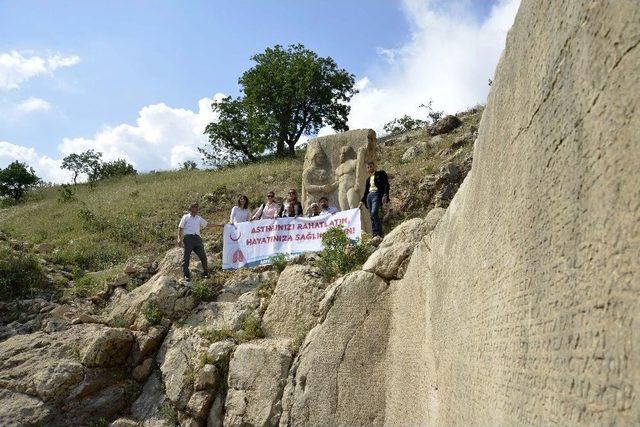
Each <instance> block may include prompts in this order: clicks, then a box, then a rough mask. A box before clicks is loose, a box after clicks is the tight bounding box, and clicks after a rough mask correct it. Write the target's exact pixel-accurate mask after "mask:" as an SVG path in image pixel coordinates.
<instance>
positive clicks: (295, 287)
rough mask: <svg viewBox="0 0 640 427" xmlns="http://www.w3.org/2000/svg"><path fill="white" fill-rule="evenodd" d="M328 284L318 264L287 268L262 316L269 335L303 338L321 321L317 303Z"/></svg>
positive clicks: (263, 326)
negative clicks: (315, 265) (317, 266)
mask: <svg viewBox="0 0 640 427" xmlns="http://www.w3.org/2000/svg"><path fill="white" fill-rule="evenodd" d="M326 287H327V282H326V280H325V279H324V277H323V276H322V273H321V272H320V270H319V269H318V268H316V267H311V266H308V265H292V266H289V267H287V268H285V269H284V271H283V272H282V274H281V275H280V278H279V279H278V283H277V285H276V288H275V291H274V293H273V295H272V296H271V301H270V302H269V307H268V308H267V311H266V312H265V313H264V316H263V318H262V330H263V331H264V332H265V334H266V336H267V337H276V338H292V339H294V340H296V341H299V342H302V339H303V338H304V336H305V335H306V334H307V332H309V330H310V329H311V328H312V327H314V326H315V325H316V324H317V322H318V317H317V307H318V303H319V302H320V300H321V299H322V297H323V295H324V289H325V288H326Z"/></svg>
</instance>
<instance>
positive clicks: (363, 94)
mask: <svg viewBox="0 0 640 427" xmlns="http://www.w3.org/2000/svg"><path fill="white" fill-rule="evenodd" d="M519 3H520V0H500V1H498V2H497V4H496V5H494V6H493V8H492V9H491V11H490V13H489V15H488V17H487V18H486V19H485V20H484V21H483V22H478V21H477V20H476V19H475V17H474V16H473V15H472V12H470V9H471V8H469V7H464V6H465V4H466V5H467V6H468V3H467V2H464V1H458V2H457V3H453V4H451V3H450V4H448V5H445V4H443V3H441V2H435V1H429V0H405V1H404V2H403V9H404V11H405V14H406V16H407V19H408V20H409V23H410V26H411V40H410V41H409V42H408V43H407V44H405V45H404V46H401V47H400V48H397V49H388V48H379V49H378V53H379V55H380V56H381V59H382V60H383V61H384V63H385V64H386V65H385V67H384V68H383V71H382V72H381V73H380V75H376V76H375V77H372V76H365V77H363V78H361V79H360V80H359V81H358V83H357V85H359V89H360V93H358V94H357V95H355V96H354V97H353V99H352V101H351V114H350V116H349V126H350V127H351V128H352V129H355V128H363V127H373V128H375V129H381V128H382V125H383V124H384V123H386V122H388V121H389V120H392V119H393V118H395V117H399V116H402V115H404V114H410V115H413V116H415V117H421V118H424V117H425V111H424V109H420V108H419V105H420V104H423V103H427V102H428V101H429V100H432V101H433V106H434V108H436V109H439V110H445V111H446V112H456V111H460V110H462V109H464V108H467V107H471V106H473V105H476V104H478V103H484V102H485V101H486V97H487V94H488V92H489V87H488V79H491V78H493V73H494V70H495V67H496V65H497V63H498V59H499V57H500V54H501V52H502V50H503V48H504V43H505V40H506V34H507V31H508V30H509V28H510V27H511V25H512V24H513V19H514V17H515V14H516V12H517V9H518V5H519ZM443 6H444V7H443Z"/></svg>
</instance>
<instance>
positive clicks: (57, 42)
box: [0, 0, 519, 183]
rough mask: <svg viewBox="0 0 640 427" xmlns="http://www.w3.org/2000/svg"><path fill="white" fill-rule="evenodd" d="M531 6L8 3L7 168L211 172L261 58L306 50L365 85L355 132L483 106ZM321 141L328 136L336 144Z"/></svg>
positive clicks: (439, 1) (0, 58)
mask: <svg viewBox="0 0 640 427" xmlns="http://www.w3.org/2000/svg"><path fill="white" fill-rule="evenodd" d="M518 4H519V0H447V1H445V0H403V1H400V0H375V1H372V0H322V1H319V0H318V1H299V0H269V1H266V0H236V1H233V2H230V1H222V0H220V1H218V0H216V1H212V0H207V1H205V0H203V1H188V2H180V1H176V0H172V1H169V0H127V1H125V0H112V1H108V2H97V1H96V2H94V1H90V2H87V1H82V0H76V1H61V0H49V1H47V2H40V1H35V0H24V1H9V0H0V167H4V166H6V165H7V164H8V163H10V162H12V161H14V160H20V161H23V162H26V163H28V164H29V165H31V166H33V167H34V169H35V170H36V173H37V174H38V175H39V176H40V177H42V178H43V179H44V180H46V181H50V182H56V183H59V182H68V181H70V174H69V173H68V172H67V171H63V170H61V169H60V162H61V159H62V158H63V157H64V156H65V155H68V154H70V153H73V152H80V151H84V150H86V149H90V148H92V149H94V150H96V151H100V152H102V153H104V156H103V158H104V159H105V160H114V159H116V158H125V159H127V160H128V161H129V162H131V163H133V164H134V166H135V167H136V169H138V170H139V171H149V170H165V169H175V168H178V167H179V166H180V164H181V163H182V162H184V161H185V160H196V161H199V160H200V155H199V153H198V151H197V148H198V147H204V146H205V145H206V142H207V138H206V136H204V135H203V134H202V132H203V130H204V127H205V126H206V125H207V124H208V123H210V122H211V121H214V120H216V117H215V115H214V113H213V112H212V110H211V102H212V100H213V99H215V98H219V97H222V96H225V95H238V93H239V87H238V84H237V82H238V77H239V76H240V75H241V74H242V72H243V71H245V70H246V69H248V68H250V67H251V66H252V62H251V60H250V57H251V55H253V54H255V53H259V52H261V51H263V50H264V49H265V48H266V47H270V46H273V45H275V44H281V45H285V46H286V45H289V44H294V43H302V44H304V45H305V46H306V47H307V48H310V49H312V50H314V51H315V52H317V53H318V54H319V55H321V56H331V57H332V58H334V59H335V61H336V62H337V64H338V65H339V66H340V67H342V68H345V69H346V70H348V71H349V72H351V73H353V74H354V75H355V76H356V85H357V87H358V89H359V90H360V93H358V94H357V95H356V96H354V98H353V99H352V100H351V113H350V116H349V126H350V127H351V128H352V129H355V128H365V127H366V128H374V129H376V130H378V131H380V130H381V129H382V126H383V125H384V124H385V123H386V122H388V121H390V120H392V119H393V118H395V117H399V116H402V115H404V114H410V115H413V116H415V117H420V118H424V116H425V111H424V109H421V108H419V105H420V104H423V103H427V102H429V101H432V102H433V106H434V107H435V108H436V109H438V110H444V111H446V112H450V113H454V112H457V111H461V110H463V109H465V108H468V107H471V106H474V105H477V104H480V103H484V102H485V100H486V97H487V94H488V90H489V86H488V84H487V83H488V80H489V79H490V78H492V77H493V73H494V70H495V66H496V64H497V62H498V59H499V57H500V53H501V52H502V49H503V48H504V42H505V38H506V34H507V31H508V29H509V28H510V26H511V24H512V23H513V19H514V17H515V14H516V11H517V8H518ZM331 132H332V131H331V129H328V128H327V129H323V130H321V132H320V133H321V134H327V133H331Z"/></svg>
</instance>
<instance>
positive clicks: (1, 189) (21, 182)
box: [0, 160, 40, 201]
mask: <svg viewBox="0 0 640 427" xmlns="http://www.w3.org/2000/svg"><path fill="white" fill-rule="evenodd" d="M38 183H40V178H38V177H37V176H36V174H35V172H34V170H33V168H32V167H29V166H28V165H27V164H26V163H21V162H19V161H17V160H16V161H15V162H13V163H11V164H10V165H9V166H7V167H6V168H4V169H0V196H5V197H11V198H12V199H13V200H15V201H18V200H20V199H21V198H22V197H23V196H24V194H25V193H26V192H27V191H28V190H29V189H30V188H32V187H34V186H36V185H37V184H38Z"/></svg>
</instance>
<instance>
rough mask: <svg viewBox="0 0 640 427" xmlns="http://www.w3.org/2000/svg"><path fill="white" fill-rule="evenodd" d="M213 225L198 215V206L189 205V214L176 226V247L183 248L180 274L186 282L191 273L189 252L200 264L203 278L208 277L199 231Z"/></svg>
mask: <svg viewBox="0 0 640 427" xmlns="http://www.w3.org/2000/svg"><path fill="white" fill-rule="evenodd" d="M209 226H215V224H208V223H207V221H206V220H205V219H204V218H202V217H201V216H200V215H198V204H197V203H191V204H190V205H189V213H187V214H185V215H183V216H182V218H181V219H180V223H179V224H178V245H182V246H183V247H184V253H183V256H182V273H183V274H184V279H185V281H186V282H190V281H191V272H190V271H189V261H190V259H191V252H195V253H196V255H198V258H200V262H201V263H202V271H203V276H204V277H209V270H208V269H207V254H206V253H205V251H204V244H203V243H202V238H201V237H200V229H201V228H206V227H209Z"/></svg>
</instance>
